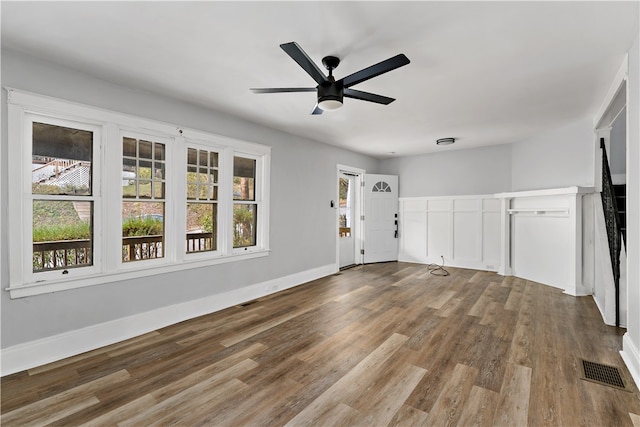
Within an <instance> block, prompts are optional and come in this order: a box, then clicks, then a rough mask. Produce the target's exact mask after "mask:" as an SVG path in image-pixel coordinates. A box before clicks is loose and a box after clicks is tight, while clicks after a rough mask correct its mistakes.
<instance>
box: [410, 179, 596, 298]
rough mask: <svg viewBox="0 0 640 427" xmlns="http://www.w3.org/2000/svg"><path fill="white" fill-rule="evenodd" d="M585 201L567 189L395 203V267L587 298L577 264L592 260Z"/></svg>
mask: <svg viewBox="0 0 640 427" xmlns="http://www.w3.org/2000/svg"><path fill="white" fill-rule="evenodd" d="M591 193H593V188H591V187H567V188H557V189H547V190H535V191H520V192H512V193H500V194H491V195H478V196H451V197H405V198H400V253H399V260H400V261H406V262H416V263H425V264H430V263H438V264H440V263H441V262H442V261H443V258H444V264H445V265H448V266H453V267H461V268H472V269H479V270H488V271H496V272H498V273H499V274H501V275H505V276H511V275H513V276H517V277H521V278H524V279H528V280H533V281H536V282H539V283H543V284H546V285H551V286H555V287H558V288H561V289H563V290H564V291H565V292H566V293H568V294H571V295H587V294H590V293H591V292H592V284H591V283H589V284H587V285H585V283H584V280H583V279H584V277H583V276H584V274H583V271H584V265H583V257H584V255H585V251H586V252H589V250H590V251H591V252H593V245H592V244H591V243H590V242H591V241H592V239H593V236H592V232H591V231H590V230H592V226H588V227H583V196H584V195H586V194H591ZM585 231H586V232H585ZM583 240H584V241H583ZM589 248H591V249H589ZM589 282H590V280H589Z"/></svg>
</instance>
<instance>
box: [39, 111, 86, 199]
mask: <svg viewBox="0 0 640 427" xmlns="http://www.w3.org/2000/svg"><path fill="white" fill-rule="evenodd" d="M32 131H33V140H32V147H31V150H32V151H31V170H32V173H31V176H32V179H31V182H32V194H67V195H82V196H87V195H91V161H92V160H91V159H92V155H93V132H90V131H86V130H79V129H72V128H68V127H63V126H55V125H50V124H46V123H36V122H34V123H33V126H32Z"/></svg>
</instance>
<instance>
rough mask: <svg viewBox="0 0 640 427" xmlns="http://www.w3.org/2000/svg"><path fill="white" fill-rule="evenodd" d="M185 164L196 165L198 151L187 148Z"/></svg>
mask: <svg viewBox="0 0 640 427" xmlns="http://www.w3.org/2000/svg"><path fill="white" fill-rule="evenodd" d="M187 164H188V165H197V164H198V150H196V149H195V148H187Z"/></svg>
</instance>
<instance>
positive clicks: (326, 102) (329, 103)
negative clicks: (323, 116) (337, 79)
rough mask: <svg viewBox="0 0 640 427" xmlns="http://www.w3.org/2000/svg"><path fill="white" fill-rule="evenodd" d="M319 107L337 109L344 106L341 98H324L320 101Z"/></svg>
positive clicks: (329, 109) (325, 109)
mask: <svg viewBox="0 0 640 427" xmlns="http://www.w3.org/2000/svg"><path fill="white" fill-rule="evenodd" d="M318 107H320V108H322V110H323V111H335V110H339V109H340V108H342V101H341V100H339V99H322V100H320V101H318Z"/></svg>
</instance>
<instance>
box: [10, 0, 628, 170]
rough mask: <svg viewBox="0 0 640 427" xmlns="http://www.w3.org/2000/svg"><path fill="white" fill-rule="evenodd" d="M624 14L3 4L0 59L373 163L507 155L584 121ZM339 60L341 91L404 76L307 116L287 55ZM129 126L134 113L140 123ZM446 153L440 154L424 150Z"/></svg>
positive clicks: (564, 8) (613, 66)
mask: <svg viewBox="0 0 640 427" xmlns="http://www.w3.org/2000/svg"><path fill="white" fill-rule="evenodd" d="M638 5H639V3H638V2H637V1H631V2H613V1H604V2H591V1H587V2H577V1H572V2H503V1H499V2H479V1H472V2H392V1H388V2H360V1H354V2H333V1H322V2H38V3H34V2H7V1H3V2H2V4H1V8H2V9H1V12H2V45H3V46H6V47H9V48H12V49H17V50H22V51H26V52H28V53H30V54H34V55H37V56H40V57H43V58H45V59H49V60H53V61H56V62H59V63H62V64H65V65H67V66H69V67H71V68H74V69H78V70H83V71H86V72H88V73H90V74H93V75H96V76H98V77H100V78H103V79H106V80H110V81H113V82H116V83H119V84H123V85H127V86H130V87H136V88H142V89H146V90H149V91H153V92H157V93H162V94H165V95H168V96H171V97H175V98H178V99H180V100H184V101H187V102H191V103H195V104H198V105H202V106H205V107H208V108H212V109H215V110H221V111H225V112H228V113H231V114H234V115H237V116H240V117H243V118H246V119H248V120H250V121H253V122H257V123H261V124H264V125H267V126H269V127H272V128H276V129H281V130H283V131H286V132H290V133H293V134H296V135H302V136H306V137H309V138H312V139H314V140H317V141H321V142H326V143H330V144H334V145H338V146H342V147H345V148H348V149H351V150H354V151H359V152H362V153H366V154H370V155H374V156H376V157H380V158H384V157H388V156H390V154H388V153H389V152H395V154H394V156H405V155H414V154H418V153H427V152H433V151H436V150H440V151H442V150H447V149H461V148H471V147H478V146H484V145H495V144H503V143H510V142H516V141H519V140H522V139H524V138H527V137H528V136H530V135H533V134H537V133H540V132H542V131H545V130H548V129H552V128H556V127H559V126H562V125H563V124H566V123H567V122H570V121H572V120H577V119H580V118H583V117H592V116H593V115H594V114H595V112H596V110H597V109H598V107H599V106H600V103H601V102H602V100H603V99H604V96H605V94H606V92H607V89H608V86H609V84H610V83H611V81H612V80H613V77H614V75H615V73H616V71H617V70H618V68H619V66H620V64H621V63H622V60H623V58H624V55H625V53H626V52H627V51H628V50H629V48H630V47H631V44H632V43H633V41H634V39H635V38H636V37H637V35H638V14H639V11H638V9H639V8H638ZM290 41H296V42H297V43H298V44H299V45H300V46H301V47H302V48H303V49H304V50H305V51H306V52H307V54H308V55H309V56H310V57H311V59H313V60H314V61H315V62H316V63H318V64H319V66H320V67H322V65H321V60H322V57H323V56H326V55H335V56H338V57H340V58H341V63H340V66H339V67H338V69H337V70H336V71H335V72H334V75H335V76H336V78H341V77H343V76H346V75H348V74H351V73H353V72H355V71H358V70H360V69H362V68H365V67H368V66H370V65H372V64H374V63H377V62H380V61H382V60H384V59H387V58H389V57H391V56H394V55H396V54H398V53H404V54H405V55H407V56H408V57H409V59H410V60H411V63H410V64H409V65H407V66H404V67H402V68H399V69H397V70H394V71H391V72H389V73H387V74H384V75H381V76H378V77H376V78H374V79H371V80H369V81H366V82H363V83H361V84H359V85H356V86H354V87H353V88H354V89H359V90H365V91H370V92H373V93H377V94H381V95H385V96H389V97H393V98H396V101H395V102H393V103H392V104H390V105H388V106H383V105H379V104H373V103H369V102H364V101H358V100H354V99H348V98H345V104H344V107H343V108H342V109H341V110H338V111H336V112H331V113H325V114H323V115H319V116H312V115H310V112H311V110H312V109H313V107H314V105H315V94H314V93H283V94H268V95H264V94H260V95H257V94H253V93H251V92H250V91H249V88H250V87H300V86H302V87H314V86H315V82H314V81H313V80H312V79H311V77H309V76H308V75H307V74H306V73H305V72H304V71H303V70H302V68H300V67H299V66H298V65H297V64H296V63H295V62H294V61H293V60H292V59H291V58H290V57H289V56H288V55H287V54H285V53H284V51H283V50H282V49H280V47H279V45H280V44H282V43H286V42H290ZM140 114H141V115H144V112H140ZM442 137H455V138H457V140H458V141H457V143H456V144H455V145H454V146H450V147H437V146H436V145H435V140H436V139H437V138H442Z"/></svg>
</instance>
